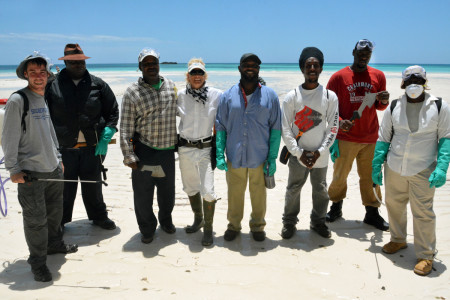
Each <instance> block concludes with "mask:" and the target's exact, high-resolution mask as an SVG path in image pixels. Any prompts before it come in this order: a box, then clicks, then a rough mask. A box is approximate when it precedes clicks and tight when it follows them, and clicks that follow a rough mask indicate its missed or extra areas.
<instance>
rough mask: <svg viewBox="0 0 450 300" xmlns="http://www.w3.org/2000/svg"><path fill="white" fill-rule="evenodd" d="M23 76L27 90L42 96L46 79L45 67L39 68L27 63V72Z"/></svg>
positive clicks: (34, 64)
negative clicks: (26, 83)
mask: <svg viewBox="0 0 450 300" xmlns="http://www.w3.org/2000/svg"><path fill="white" fill-rule="evenodd" d="M23 75H24V76H25V78H26V79H27V80H28V88H29V89H30V90H32V91H33V92H35V93H37V94H39V95H44V92H45V86H46V85H47V79H48V72H47V67H46V66H45V65H40V66H39V65H37V64H36V63H34V62H29V63H28V65H27V70H26V71H25V72H24V73H23Z"/></svg>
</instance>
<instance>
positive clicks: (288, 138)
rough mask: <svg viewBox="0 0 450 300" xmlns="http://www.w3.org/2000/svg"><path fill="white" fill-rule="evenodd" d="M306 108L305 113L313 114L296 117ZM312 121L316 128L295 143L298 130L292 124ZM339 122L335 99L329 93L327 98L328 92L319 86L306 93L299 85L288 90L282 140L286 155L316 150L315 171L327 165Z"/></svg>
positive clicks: (296, 154) (336, 99)
mask: <svg viewBox="0 0 450 300" xmlns="http://www.w3.org/2000/svg"><path fill="white" fill-rule="evenodd" d="M305 107H307V108H306V111H308V113H309V112H310V111H309V109H311V110H312V113H311V114H309V115H308V116H306V115H305V114H303V116H302V114H301V113H300V114H298V113H299V112H301V111H302V110H303V109H305ZM308 108H309V109H308ZM317 113H319V114H317ZM305 118H306V119H305ZM319 118H320V123H319ZM308 119H309V120H308ZM314 119H316V121H315V124H316V125H315V126H314V127H311V128H310V129H309V130H307V131H306V132H305V133H303V135H302V136H301V137H300V139H299V140H298V142H297V141H296V140H295V137H296V136H297V134H298V132H299V128H298V126H297V125H296V124H295V123H298V124H304V123H305V122H306V123H307V122H311V121H312V122H314ZM338 122H339V110H338V98H337V96H336V94H335V93H334V92H333V91H331V90H328V98H327V90H326V89H325V88H324V87H323V86H322V85H319V86H318V87H317V88H315V89H313V90H305V89H303V88H302V86H299V87H298V88H296V89H295V90H292V91H290V92H289V93H288V94H287V95H286V97H285V98H284V100H283V103H282V137H283V141H284V143H285V144H286V147H287V148H288V150H289V152H290V153H291V154H292V155H294V156H296V157H297V158H300V157H301V156H302V153H303V150H308V151H316V150H318V151H319V153H320V157H319V158H318V159H317V161H316V163H315V165H314V168H324V167H326V166H327V165H328V156H329V153H330V152H329V148H330V146H331V145H332V144H333V142H334V140H335V138H336V135H337V131H338ZM317 123H318V124H317Z"/></svg>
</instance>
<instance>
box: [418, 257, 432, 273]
mask: <svg viewBox="0 0 450 300" xmlns="http://www.w3.org/2000/svg"><path fill="white" fill-rule="evenodd" d="M432 269H433V260H432V259H423V258H419V259H418V260H417V264H416V266H415V267H414V273H416V274H417V275H420V276H427V275H428V274H430V273H431V270H432Z"/></svg>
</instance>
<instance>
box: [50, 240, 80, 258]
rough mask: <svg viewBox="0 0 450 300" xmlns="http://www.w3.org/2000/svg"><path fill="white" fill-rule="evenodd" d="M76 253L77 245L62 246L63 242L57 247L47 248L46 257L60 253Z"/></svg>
mask: <svg viewBox="0 0 450 300" xmlns="http://www.w3.org/2000/svg"><path fill="white" fill-rule="evenodd" d="M77 251H78V245H77V244H64V242H63V241H61V243H60V244H59V245H57V246H52V247H48V248H47V255H52V254H57V253H62V254H68V253H75V252H77Z"/></svg>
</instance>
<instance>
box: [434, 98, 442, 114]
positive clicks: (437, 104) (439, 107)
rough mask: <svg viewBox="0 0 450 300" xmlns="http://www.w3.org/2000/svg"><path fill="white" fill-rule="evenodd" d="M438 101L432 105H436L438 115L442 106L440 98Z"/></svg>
mask: <svg viewBox="0 0 450 300" xmlns="http://www.w3.org/2000/svg"><path fill="white" fill-rule="evenodd" d="M437 98H438V100H437V101H435V102H434V103H436V106H437V109H438V114H439V113H440V112H441V106H442V97H437Z"/></svg>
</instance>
